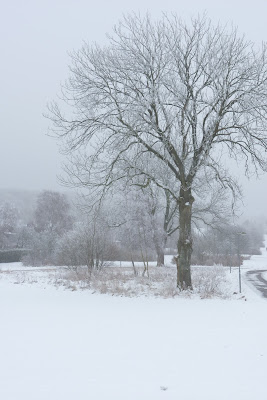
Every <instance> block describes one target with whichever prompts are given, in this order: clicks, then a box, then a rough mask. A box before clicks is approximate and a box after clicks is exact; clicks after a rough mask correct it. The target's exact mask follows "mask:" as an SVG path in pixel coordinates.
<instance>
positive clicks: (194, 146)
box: [51, 15, 267, 289]
mask: <svg viewBox="0 0 267 400" xmlns="http://www.w3.org/2000/svg"><path fill="white" fill-rule="evenodd" d="M266 82H267V63H266V44H263V45H262V48H260V49H255V46H253V45H252V44H251V43H249V42H247V41H246V40H245V39H244V38H243V37H241V38H239V37H238V35H237V31H236V29H228V28H226V27H221V26H212V24H211V23H210V21H208V20H207V19H206V18H205V17H204V18H197V19H193V20H192V21H191V24H186V23H184V22H183V21H181V20H180V19H178V18H177V17H176V16H172V17H170V18H169V17H168V16H163V17H162V19H161V20H159V21H155V22H154V21H153V20H152V19H151V18H150V16H145V17H144V18H142V17H140V16H136V15H132V16H128V17H125V18H124V19H123V20H122V21H121V22H120V23H119V24H118V25H117V26H116V27H115V28H114V34H113V36H111V37H110V38H109V45H108V46H105V47H103V48H100V47H99V46H97V45H95V46H90V45H88V44H85V45H84V46H83V47H82V48H81V50H79V51H77V52H74V53H73V54H72V65H71V77H70V79H69V81H68V83H67V84H66V85H65V87H64V88H63V97H64V100H65V101H66V103H67V104H68V105H69V106H70V110H73V111H74V113H73V117H66V116H65V115H64V114H63V113H62V112H61V111H60V108H59V106H58V105H56V104H54V105H52V106H51V111H52V115H51V118H52V119H53V121H54V124H55V125H54V126H55V131H56V132H57V135H59V136H60V137H61V138H63V139H65V141H64V145H65V150H66V151H68V152H69V153H70V154H72V156H73V154H74V153H75V150H77V149H79V148H80V149H81V148H86V147H87V146H88V144H90V146H91V147H90V153H89V155H88V156H86V165H87V169H86V173H85V175H86V180H87V184H88V182H89V185H90V187H93V188H94V189H95V191H96V194H97V192H98V190H99V191H102V190H103V189H104V191H106V190H107V189H108V188H110V187H111V186H112V185H113V184H116V183H117V182H119V181H120V182H122V181H123V180H125V181H127V182H130V181H131V179H133V177H134V176H136V175H139V176H141V177H143V178H144V182H145V181H146V180H150V181H151V182H152V181H153V182H154V183H155V184H156V185H157V186H158V187H161V188H162V189H164V190H167V191H168V192H169V193H170V194H171V195H172V196H173V197H174V198H176V201H177V203H178V209H179V241H178V254H179V257H178V261H179V262H178V265H179V267H178V268H177V284H178V287H179V288H180V289H186V288H191V287H192V284H191V272H190V263H191V254H192V235H191V221H192V206H193V203H194V197H195V196H194V193H195V187H196V186H195V185H196V183H197V181H198V178H199V177H200V176H206V175H207V176H208V177H209V179H214V180H217V181H218V182H219V183H220V185H221V186H222V187H223V188H225V190H226V189H227V188H229V189H230V190H231V191H232V192H233V193H234V192H235V182H234V180H233V178H232V177H231V175H229V174H228V172H227V170H226V168H225V167H224V164H225V163H224V162H222V154H223V155H224V157H225V155H226V154H228V155H229V156H230V157H232V158H234V159H236V161H238V162H239V161H240V160H242V162H243V164H242V165H243V166H244V171H245V172H246V173H248V172H249V169H250V167H251V166H252V167H254V168H255V169H257V168H258V167H259V168H262V169H264V170H266V169H267V165H266V156H265V154H266V150H267V136H266V125H267V124H266V118H267V117H266V110H267V103H266V99H267V84H266ZM72 156H71V157H72ZM74 157H75V156H74ZM149 160H153V162H152V164H151V165H153V166H154V165H155V160H157V164H158V165H159V169H160V170H163V169H166V170H168V171H170V173H171V174H172V175H173V176H174V178H175V180H176V182H177V184H176V185H174V186H173V185H172V184H171V185H168V184H167V185H166V183H165V182H164V181H162V180H161V174H160V175H159V174H158V173H157V169H154V168H151V166H150V163H149ZM88 171H89V175H88ZM71 172H72V173H73V176H74V178H75V179H77V181H78V182H79V183H82V182H83V179H84V178H85V175H83V171H81V170H80V169H79V165H76V166H75V167H74V169H73V170H72V171H71ZM88 177H89V180H88ZM172 181H173V180H171V183H172ZM178 265H177V266H178Z"/></svg>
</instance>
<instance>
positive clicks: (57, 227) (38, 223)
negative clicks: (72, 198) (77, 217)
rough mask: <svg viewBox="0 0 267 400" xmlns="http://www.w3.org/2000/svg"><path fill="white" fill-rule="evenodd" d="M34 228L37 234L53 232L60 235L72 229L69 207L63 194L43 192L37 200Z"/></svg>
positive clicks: (49, 191)
mask: <svg viewBox="0 0 267 400" xmlns="http://www.w3.org/2000/svg"><path fill="white" fill-rule="evenodd" d="M34 227H35V229H36V231H37V232H44V231H48V232H54V233H56V234H57V235H62V234H63V233H64V232H66V231H68V230H70V229H71V227H72V217H71V216H70V205H69V202H68V200H67V197H66V196H65V195H64V194H61V193H58V192H53V191H51V190H44V191H43V192H41V193H40V195H39V196H38V199H37V207H36V210H35V213H34Z"/></svg>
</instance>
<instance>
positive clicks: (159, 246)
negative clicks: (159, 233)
mask: <svg viewBox="0 0 267 400" xmlns="http://www.w3.org/2000/svg"><path fill="white" fill-rule="evenodd" d="M154 242H155V247H156V252H157V267H162V266H164V250H165V247H166V242H167V235H165V236H164V238H163V239H162V241H161V243H159V241H156V240H154Z"/></svg>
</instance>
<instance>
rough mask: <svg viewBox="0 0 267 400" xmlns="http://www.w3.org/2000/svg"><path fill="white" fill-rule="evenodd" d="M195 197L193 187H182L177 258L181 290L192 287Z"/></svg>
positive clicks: (178, 283) (178, 282)
mask: <svg viewBox="0 0 267 400" xmlns="http://www.w3.org/2000/svg"><path fill="white" fill-rule="evenodd" d="M193 202H194V198H193V196H192V194H191V189H187V190H184V189H182V188H181V189H180V198H179V220H180V224H179V226H180V228H179V240H178V258H177V287H178V288H179V289H180V290H186V289H192V282H191V270H190V266H191V254H192V236H191V219H192V204H193Z"/></svg>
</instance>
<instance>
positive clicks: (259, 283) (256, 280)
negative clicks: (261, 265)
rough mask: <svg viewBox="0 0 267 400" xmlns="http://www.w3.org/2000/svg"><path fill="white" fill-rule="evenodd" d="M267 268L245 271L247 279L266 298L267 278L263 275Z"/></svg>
mask: <svg viewBox="0 0 267 400" xmlns="http://www.w3.org/2000/svg"><path fill="white" fill-rule="evenodd" d="M266 272H267V269H265V270H264V269H257V270H252V271H248V272H247V273H246V277H247V280H248V281H249V282H251V284H252V285H253V286H254V287H255V288H256V289H257V290H258V291H259V292H260V293H261V294H262V297H265V298H266V299H267V280H266V279H265V278H264V277H263V274H266Z"/></svg>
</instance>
